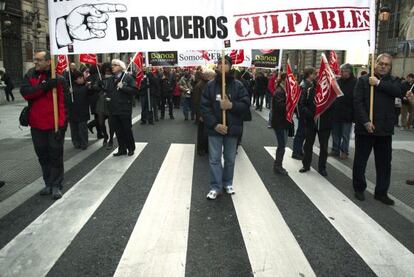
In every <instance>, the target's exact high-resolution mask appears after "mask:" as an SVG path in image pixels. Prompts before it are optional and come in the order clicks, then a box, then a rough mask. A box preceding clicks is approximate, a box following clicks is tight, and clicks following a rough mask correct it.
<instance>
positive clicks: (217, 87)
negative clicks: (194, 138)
mask: <svg viewBox="0 0 414 277" xmlns="http://www.w3.org/2000/svg"><path fill="white" fill-rule="evenodd" d="M221 59H225V64H224V68H223V65H222V61H221ZM221 59H220V60H219V63H218V68H217V71H218V72H219V73H218V74H217V77H216V78H215V79H214V80H211V81H210V82H208V84H207V86H206V88H205V89H204V92H203V95H202V98H201V107H200V108H201V116H202V117H203V120H204V126H205V128H206V129H207V133H208V153H209V163H210V192H209V193H208V195H207V199H209V200H214V199H216V198H217V195H218V194H221V193H222V191H223V188H224V190H225V191H226V193H227V194H234V189H233V175H234V163H235V159H236V150H237V139H238V137H239V136H240V135H241V133H242V130H243V115H244V114H245V113H247V112H248V111H249V107H250V102H249V95H248V93H247V91H246V89H245V88H244V86H243V84H242V83H241V82H240V81H237V80H234V76H233V74H232V73H230V69H231V65H232V60H231V58H230V57H229V56H225V57H221ZM223 71H224V72H225V78H226V91H225V92H226V93H225V96H224V98H222V72H223ZM223 111H225V113H226V122H223V115H222V114H223ZM222 156H223V158H224V168H223V166H222V164H221V158H222Z"/></svg>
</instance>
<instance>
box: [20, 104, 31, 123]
mask: <svg viewBox="0 0 414 277" xmlns="http://www.w3.org/2000/svg"><path fill="white" fill-rule="evenodd" d="M31 106H32V105H31V103H30V102H29V104H28V105H27V106H26V107H24V108H23V110H22V111H21V112H20V116H19V123H20V126H24V127H28V126H29V112H30V107H31Z"/></svg>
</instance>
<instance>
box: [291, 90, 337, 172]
mask: <svg viewBox="0 0 414 277" xmlns="http://www.w3.org/2000/svg"><path fill="white" fill-rule="evenodd" d="M315 92H316V88H315V86H313V87H311V88H309V89H308V91H307V92H305V93H302V95H301V97H300V99H299V113H300V116H301V117H303V120H304V123H305V145H304V146H303V150H304V156H303V160H302V164H303V167H302V168H301V169H300V170H299V172H300V173H305V172H307V171H309V170H310V166H311V162H312V155H313V145H314V143H315V138H316V134H318V139H319V147H320V150H319V162H318V172H319V173H320V174H321V175H322V176H324V177H326V176H328V173H327V172H326V161H327V159H328V142H329V136H330V135H331V130H332V106H331V107H329V108H328V109H327V110H326V111H325V112H323V113H322V114H321V115H320V117H319V118H318V119H317V120H316V122H315V119H314V118H315V113H316V105H315V101H314V98H315Z"/></svg>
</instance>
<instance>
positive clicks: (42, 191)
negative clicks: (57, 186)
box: [39, 187, 52, 196]
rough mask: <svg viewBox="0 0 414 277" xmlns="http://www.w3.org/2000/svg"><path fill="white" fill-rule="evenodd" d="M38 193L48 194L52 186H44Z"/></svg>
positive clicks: (50, 192)
mask: <svg viewBox="0 0 414 277" xmlns="http://www.w3.org/2000/svg"><path fill="white" fill-rule="evenodd" d="M39 194H40V195H42V196H44V195H50V194H52V188H51V187H44V188H43V189H42V190H41V191H40V193H39Z"/></svg>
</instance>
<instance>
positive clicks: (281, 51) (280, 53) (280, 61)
mask: <svg viewBox="0 0 414 277" xmlns="http://www.w3.org/2000/svg"><path fill="white" fill-rule="evenodd" d="M282 59H283V49H280V50H279V64H278V67H279V78H280V75H282Z"/></svg>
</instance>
